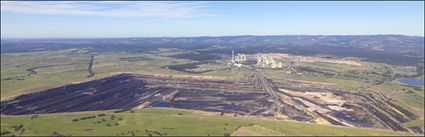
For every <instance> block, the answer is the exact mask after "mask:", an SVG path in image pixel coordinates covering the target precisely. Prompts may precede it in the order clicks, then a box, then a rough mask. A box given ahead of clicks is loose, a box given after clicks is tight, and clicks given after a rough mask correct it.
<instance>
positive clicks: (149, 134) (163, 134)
mask: <svg viewBox="0 0 425 137" xmlns="http://www.w3.org/2000/svg"><path fill="white" fill-rule="evenodd" d="M145 132H146V136H150V137H151V136H167V135H168V134H167V133H166V132H164V133H161V132H158V131H154V130H147V129H146V130H145Z"/></svg>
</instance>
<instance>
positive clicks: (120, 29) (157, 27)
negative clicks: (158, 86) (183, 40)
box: [1, 1, 424, 38]
mask: <svg viewBox="0 0 425 137" xmlns="http://www.w3.org/2000/svg"><path fill="white" fill-rule="evenodd" d="M298 34H307V35H341V34H343V35H352V34H353V35H363V34H403V35H415V36H424V2H423V1H422V2H242V1H241V2H100V1H97V2H96V1H92V2H83V1H77V2H70V1H68V2H47V1H24V2H3V1H2V2H1V37H2V38H46V37H50V38H57V37H62V38H66V37H72V38H76V37H158V36H166V37H178V36H220V35H298Z"/></svg>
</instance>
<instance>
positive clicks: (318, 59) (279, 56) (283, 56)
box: [268, 53, 362, 66]
mask: <svg viewBox="0 0 425 137" xmlns="http://www.w3.org/2000/svg"><path fill="white" fill-rule="evenodd" d="M268 55H269V56H271V57H273V58H276V59H290V60H299V61H301V62H328V63H336V64H346V65H352V66H362V64H361V63H360V61H359V60H358V59H356V58H342V59H329V58H323V57H320V56H294V55H289V54H282V53H270V54H268Z"/></svg>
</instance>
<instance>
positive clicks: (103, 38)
mask: <svg viewBox="0 0 425 137" xmlns="http://www.w3.org/2000/svg"><path fill="white" fill-rule="evenodd" d="M379 35H383V36H391V35H392V36H409V37H425V36H424V35H422V36H420V35H406V34H287V35H286V34H282V35H262V34H258V35H255V34H241V35H199V36H152V37H144V36H141V37H1V38H0V39H1V40H3V39H5V40H6V39H126V38H200V37H241V36H260V37H267V36H379Z"/></svg>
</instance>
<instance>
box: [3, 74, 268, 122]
mask: <svg viewBox="0 0 425 137" xmlns="http://www.w3.org/2000/svg"><path fill="white" fill-rule="evenodd" d="M269 99H270V97H269V95H268V94H267V93H266V92H264V91H263V90H261V89H260V88H256V87H255V86H252V85H249V84H248V83H238V82H232V81H222V80H206V79H194V78H176V77H167V76H166V77H158V76H150V75H136V74H120V75H117V76H113V77H108V78H104V79H99V80H94V81H89V82H85V83H79V84H69V85H65V86H61V87H57V88H53V89H49V90H45V91H40V92H35V93H29V94H25V95H21V96H18V97H16V98H15V99H13V100H9V101H4V102H1V114H6V115H23V114H45V113H59V112H76V111H93V110H110V109H132V108H137V107H139V108H140V107H174V108H186V109H198V110H208V111H218V112H229V113H237V114H243V115H245V114H252V113H255V112H258V111H260V110H263V109H267V108H268V107H270V106H271V104H272V103H271V102H270V101H269ZM265 113H266V112H265ZM265 113H258V114H257V115H262V114H265Z"/></svg>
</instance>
